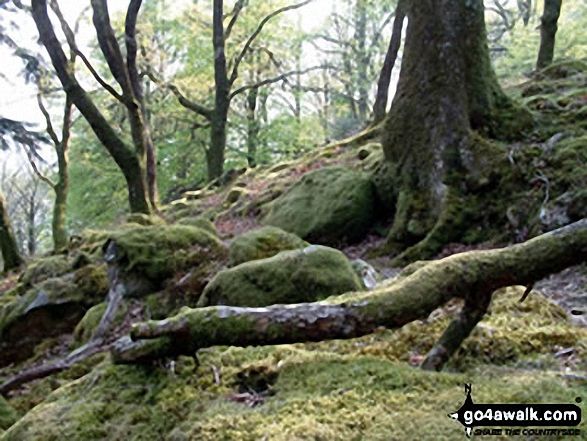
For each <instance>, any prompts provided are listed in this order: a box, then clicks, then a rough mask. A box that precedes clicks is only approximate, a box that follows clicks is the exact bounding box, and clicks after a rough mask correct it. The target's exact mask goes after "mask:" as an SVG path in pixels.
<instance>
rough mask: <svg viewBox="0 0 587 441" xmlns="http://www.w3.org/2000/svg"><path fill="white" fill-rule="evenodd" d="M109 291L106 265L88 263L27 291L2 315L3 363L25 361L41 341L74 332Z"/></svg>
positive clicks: (0, 351) (0, 348) (0, 341)
mask: <svg viewBox="0 0 587 441" xmlns="http://www.w3.org/2000/svg"><path fill="white" fill-rule="evenodd" d="M107 293H108V280H107V276H106V268H105V266H104V265H88V266H85V267H83V268H80V269H79V270H77V271H76V272H74V273H70V274H66V275H65V276H62V277H56V278H52V279H48V280H45V281H44V282H42V283H39V284H37V285H35V286H34V287H32V288H31V289H29V290H28V291H26V293H25V294H24V295H22V296H21V297H18V298H16V299H15V300H14V301H13V302H12V303H10V304H8V305H6V306H5V308H4V309H3V312H2V315H1V316H0V366H4V365H6V364H9V363H13V362H18V361H22V360H25V359H26V358H28V357H30V356H31V355H32V354H33V351H34V348H35V346H36V345H37V344H38V343H39V342H41V341H43V340H45V339H48V338H51V337H55V336H58V335H61V334H63V333H66V332H71V331H72V330H73V329H74V327H75V326H76V325H77V323H78V322H79V321H80V320H81V318H82V317H83V316H84V314H85V313H86V311H87V310H88V309H89V308H90V307H92V306H94V305H96V304H98V303H100V302H102V301H103V300H104V298H105V297H106V294H107Z"/></svg>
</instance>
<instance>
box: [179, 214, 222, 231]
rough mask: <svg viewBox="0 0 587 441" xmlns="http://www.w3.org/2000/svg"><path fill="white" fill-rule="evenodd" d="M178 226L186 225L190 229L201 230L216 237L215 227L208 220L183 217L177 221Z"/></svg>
mask: <svg viewBox="0 0 587 441" xmlns="http://www.w3.org/2000/svg"><path fill="white" fill-rule="evenodd" d="M177 223H178V224H180V225H188V226H190V227H196V228H201V229H202V230H205V231H207V232H208V233H212V234H213V235H214V236H218V231H216V226H215V225H214V222H212V221H211V220H210V219H207V218H204V217H184V218H181V219H179V220H178V221H177Z"/></svg>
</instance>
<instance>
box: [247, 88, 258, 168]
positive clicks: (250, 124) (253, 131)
mask: <svg viewBox="0 0 587 441" xmlns="http://www.w3.org/2000/svg"><path fill="white" fill-rule="evenodd" d="M258 95H259V89H257V88H256V87H255V88H253V89H251V90H249V93H248V94H247V163H248V164H249V167H250V168H255V167H256V166H257V145H258V143H259V122H258V121H257V114H256V111H257V97H258Z"/></svg>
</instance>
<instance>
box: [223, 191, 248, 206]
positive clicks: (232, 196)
mask: <svg viewBox="0 0 587 441" xmlns="http://www.w3.org/2000/svg"><path fill="white" fill-rule="evenodd" d="M248 193H249V192H248V191H247V190H246V189H245V188H241V187H233V188H231V189H230V190H229V191H228V193H226V197H225V198H224V203H223V205H224V206H225V207H229V206H231V205H232V204H234V203H235V202H237V201H238V200H239V199H241V198H243V197H244V196H245V195H247V194H248Z"/></svg>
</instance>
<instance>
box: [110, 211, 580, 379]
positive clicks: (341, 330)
mask: <svg viewBox="0 0 587 441" xmlns="http://www.w3.org/2000/svg"><path fill="white" fill-rule="evenodd" d="M586 258H587V220H582V221H580V222H576V223H574V224H571V225H569V226H566V227H564V228H561V229H559V230H556V231H553V232H551V233H547V234H544V235H542V236H539V237H537V238H535V239H532V240H530V241H528V242H526V243H524V244H518V245H514V246H511V247H508V248H503V249H496V250H490V251H470V252H467V253H461V254H457V255H453V256H451V257H447V258H445V259H442V260H437V261H433V262H430V263H429V264H427V265H425V266H423V267H422V268H420V269H418V270H416V271H415V272H414V273H413V274H411V275H408V276H406V277H402V278H398V279H397V280H396V283H395V284H393V285H391V286H387V287H386V288H385V289H381V290H374V291H371V292H360V293H347V294H343V295H342V296H336V297H331V298H329V299H327V300H324V301H321V302H316V303H304V304H297V305H273V306H269V307H266V308H240V307H231V306H216V307H209V308H199V309H189V308H185V309H184V310H182V312H180V313H179V314H178V315H177V316H175V317H172V318H168V319H166V320H163V321H149V322H145V323H139V324H137V325H135V326H133V328H132V329H131V338H132V340H134V341H131V339H129V338H128V337H125V338H123V339H121V340H118V341H117V342H116V343H115V344H114V345H113V346H112V349H111V352H112V355H113V358H114V360H115V362H117V363H140V362H146V361H151V360H153V359H157V358H162V357H166V356H176V355H180V354H188V355H192V354H193V353H194V352H196V351H197V350H198V349H202V348H207V347H210V346H216V345H219V346H224V345H229V346H243V347H244V346H251V345H276V344H289V343H300V342H311V341H321V340H328V339H349V338H355V337H359V336H362V335H366V334H370V333H372V332H374V331H375V330H376V329H378V328H380V327H386V328H399V327H401V326H404V325H406V324H407V323H410V322H412V321H414V320H418V319H425V318H426V317H427V316H428V315H429V314H430V313H431V312H432V311H434V310H435V309H436V308H438V307H440V306H442V305H444V304H445V303H447V302H448V301H450V300H451V299H452V298H455V297H458V298H463V299H465V306H464V308H463V310H462V311H461V317H464V319H465V323H464V325H458V326H455V325H454V324H451V326H449V329H448V330H447V332H446V333H445V335H444V336H443V337H442V338H441V341H440V342H439V345H437V347H436V349H435V350H434V351H435V352H434V353H431V354H430V355H429V357H428V361H427V362H426V363H425V365H424V367H427V368H434V369H438V370H439V369H440V368H442V366H443V365H444V363H445V362H446V361H447V360H448V359H449V358H450V356H451V355H452V353H454V351H455V350H456V349H457V348H458V346H459V345H460V343H461V342H462V341H463V340H464V339H465V338H466V337H467V336H468V335H469V333H470V332H471V330H472V329H473V327H474V326H475V324H476V323H477V322H478V321H479V320H480V319H481V318H482V316H483V314H484V312H485V310H486V307H487V306H488V305H489V302H490V300H491V295H492V293H493V292H494V291H495V290H497V289H499V288H503V287H507V286H512V285H525V286H527V285H530V284H532V283H534V282H535V281H537V280H540V279H542V278H544V277H547V276H548V275H550V274H553V273H556V272H559V271H561V270H563V269H564V268H567V267H569V266H572V265H575V264H578V263H580V262H583V261H584V260H585V259H586ZM438 346H441V347H442V351H440V350H439V349H438ZM439 352H442V355H441V356H438V355H436V354H438V353H439ZM430 360H434V361H430Z"/></svg>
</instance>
